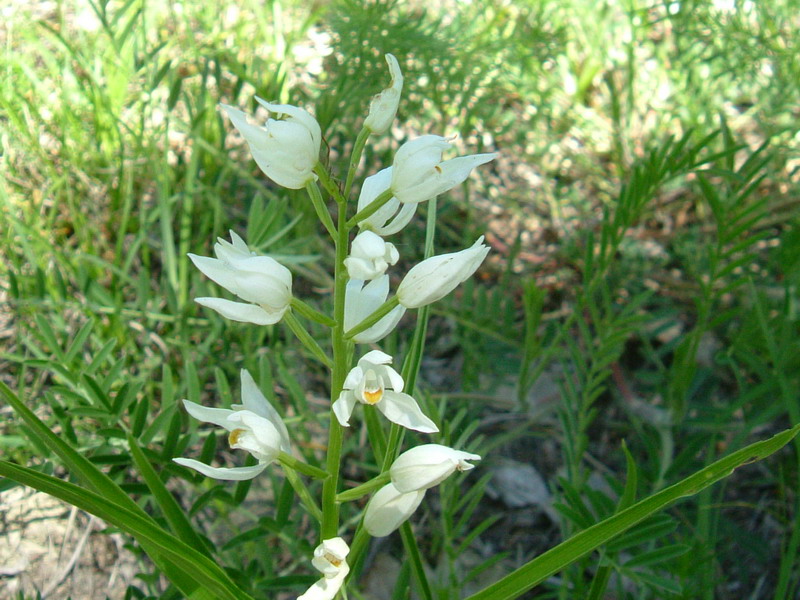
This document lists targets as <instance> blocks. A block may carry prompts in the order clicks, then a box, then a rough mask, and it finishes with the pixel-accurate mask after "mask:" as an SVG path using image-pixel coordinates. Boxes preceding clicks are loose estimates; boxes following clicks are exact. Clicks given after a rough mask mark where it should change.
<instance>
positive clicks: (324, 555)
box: [311, 537, 350, 578]
mask: <svg viewBox="0 0 800 600" xmlns="http://www.w3.org/2000/svg"><path fill="white" fill-rule="evenodd" d="M348 554H350V547H349V546H348V545H347V543H346V542H345V541H344V540H343V539H342V538H340V537H335V538H329V539H327V540H322V543H321V544H320V545H319V546H317V547H316V548H315V549H314V558H312V559H311V564H312V565H313V566H314V568H315V569H316V570H317V571H319V572H321V573H322V574H323V575H324V576H325V577H327V578H331V577H335V576H336V575H339V574H340V573H341V572H342V570H343V569H344V570H346V571H349V570H350V567H349V566H348V565H347V562H345V559H346V558H347V555H348ZM331 559H333V561H334V562H331Z"/></svg>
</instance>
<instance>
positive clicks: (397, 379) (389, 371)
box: [383, 365, 406, 392]
mask: <svg viewBox="0 0 800 600" xmlns="http://www.w3.org/2000/svg"><path fill="white" fill-rule="evenodd" d="M383 375H385V376H386V377H387V378H388V379H389V387H390V388H392V389H393V390H394V391H395V392H402V391H403V387H404V386H405V384H406V382H405V381H403V377H402V375H400V373H398V372H397V371H395V370H394V369H393V368H392V367H390V366H388V365H387V366H385V367H384V368H383Z"/></svg>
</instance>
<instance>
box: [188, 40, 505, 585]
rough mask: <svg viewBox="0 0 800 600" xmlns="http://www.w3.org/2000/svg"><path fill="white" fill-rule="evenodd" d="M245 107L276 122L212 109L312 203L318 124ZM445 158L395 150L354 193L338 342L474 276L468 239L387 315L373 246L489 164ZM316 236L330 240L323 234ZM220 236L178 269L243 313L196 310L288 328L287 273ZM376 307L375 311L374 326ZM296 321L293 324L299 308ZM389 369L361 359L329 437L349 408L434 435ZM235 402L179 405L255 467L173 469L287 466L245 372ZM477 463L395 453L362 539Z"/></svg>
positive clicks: (386, 326)
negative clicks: (190, 268) (208, 284)
mask: <svg viewBox="0 0 800 600" xmlns="http://www.w3.org/2000/svg"><path fill="white" fill-rule="evenodd" d="M386 60H387V63H388V65H389V70H390V74H391V84H390V85H389V87H388V88H386V89H385V90H383V91H382V92H381V93H380V94H378V95H377V96H375V97H374V98H373V100H372V103H371V104H370V109H369V115H368V116H367V118H366V120H365V122H364V132H365V133H366V134H367V135H369V134H380V133H385V132H386V131H388V129H389V128H390V126H391V123H392V121H393V120H394V118H395V115H396V112H397V108H398V104H399V101H400V95H401V92H402V87H403V75H402V73H401V71H400V65H399V64H398V62H397V60H396V59H395V57H394V56H392V55H391V54H388V55H386ZM257 100H258V102H259V103H260V104H261V105H262V106H263V107H265V108H266V109H267V110H269V111H271V112H272V113H274V114H276V115H284V117H285V118H283V119H268V120H267V122H266V123H265V124H264V125H263V126H259V125H253V124H251V123H250V120H249V119H248V116H247V115H246V114H245V113H243V112H242V111H240V110H238V109H236V108H233V107H230V106H223V108H224V110H225V111H226V113H227V114H228V116H229V117H230V119H231V121H232V122H233V125H234V126H235V127H236V129H237V130H238V131H239V133H241V135H242V136H243V137H244V139H245V141H246V142H247V144H248V146H249V147H250V151H251V153H252V155H253V158H254V159H255V161H256V164H257V165H258V167H259V168H260V169H261V171H263V173H264V174H265V175H267V177H269V178H270V179H272V180H273V181H274V182H275V183H277V184H278V185H280V186H283V187H286V188H290V189H301V188H307V189H309V193H310V194H311V195H312V199H313V197H314V195H313V190H312V188H315V187H316V185H317V184H316V181H317V180H318V178H319V177H320V176H322V175H325V173H324V172H323V171H319V170H318V169H319V168H320V164H319V153H320V144H321V141H322V134H321V130H320V126H319V124H318V123H317V121H316V119H314V117H313V116H311V115H310V114H309V113H308V112H306V111H305V110H303V109H302V108H298V107H295V106H289V105H279V104H270V103H268V102H264V101H263V100H261V99H257ZM451 147H452V144H451V143H450V140H448V139H447V138H444V137H441V136H438V135H424V136H421V137H418V138H416V139H412V140H410V141H408V142H406V143H405V144H403V145H402V146H401V147H400V148H399V149H398V151H397V153H396V154H395V157H394V160H393V164H392V166H390V167H388V168H386V169H383V170H381V171H378V172H377V173H375V174H374V175H372V176H370V177H367V178H366V179H365V180H364V182H363V185H362V186H361V193H360V196H359V198H358V206H357V213H356V215H357V216H356V218H355V219H354V220H353V221H352V224H353V225H354V224H355V223H356V222H357V225H358V228H359V230H360V231H359V233H358V234H357V235H356V236H355V237H354V238H353V239H352V241H351V242H350V247H349V248H350V251H349V253H348V255H347V257H346V258H345V259H344V260H343V262H340V263H339V264H338V266H337V268H339V269H346V272H347V278H348V281H347V283H346V287H344V288H342V289H343V311H342V313H343V317H340V318H343V322H341V323H339V324H338V326H339V327H340V331H344V332H351V331H352V332H353V335H348V337H349V338H350V339H352V341H353V342H355V343H362V344H373V343H375V342H378V341H380V340H381V339H383V338H384V337H386V336H387V335H388V334H389V333H390V332H391V331H393V330H394V329H395V327H396V326H397V324H398V322H399V321H400V319H401V318H402V317H403V315H404V313H405V311H406V310H407V309H414V308H419V307H422V306H426V305H428V304H431V303H432V302H435V301H437V300H439V299H441V298H443V297H444V296H446V295H447V294H449V293H450V292H452V291H453V290H454V289H455V288H456V287H457V286H458V285H459V284H460V283H462V282H463V281H465V280H466V279H467V278H469V277H470V276H471V275H472V274H473V273H474V272H475V271H476V270H477V268H478V267H479V266H480V265H481V263H482V262H483V260H484V259H485V257H486V255H487V253H488V252H489V247H488V246H487V245H486V244H484V243H483V237H480V238H479V239H478V240H477V241H476V242H475V243H474V244H473V245H472V246H471V247H469V248H467V249H465V250H461V251H460V252H453V253H449V254H442V255H438V256H433V257H431V258H428V259H426V260H423V261H422V262H421V263H419V264H417V265H416V266H414V267H413V268H411V269H410V270H409V271H408V273H407V274H406V275H405V277H403V279H402V281H401V283H400V285H399V286H398V287H397V290H396V293H395V298H394V299H392V300H390V301H389V302H388V303H387V298H388V296H389V287H390V286H389V275H388V274H387V269H388V268H389V267H391V266H393V265H395V264H397V262H398V260H399V258H400V255H399V253H398V250H397V248H396V247H395V245H394V244H392V243H390V242H387V241H386V240H385V239H384V238H385V237H386V236H389V235H392V234H394V233H397V232H399V231H400V230H401V229H402V228H403V227H405V226H406V225H407V224H408V223H409V222H410V220H411V218H412V217H413V216H414V213H415V211H416V207H417V205H418V204H419V203H421V202H424V201H426V200H430V199H433V198H435V197H436V196H437V195H439V194H442V193H444V192H446V191H448V190H450V189H452V188H453V187H455V186H456V185H458V184H460V183H462V182H463V181H465V180H466V179H467V177H468V176H469V175H470V173H471V172H472V170H473V169H474V168H475V167H477V166H479V165H482V164H485V163H487V162H489V161H491V160H492V159H494V157H495V154H476V155H471V156H460V157H456V158H451V159H449V160H443V154H444V152H445V151H447V150H449V149H451ZM323 182H324V180H323ZM345 193H347V192H345ZM317 194H319V192H317ZM340 210H342V208H341V207H340ZM318 214H319V213H318ZM341 223H342V221H340V226H341ZM350 224H351V223H348V225H350ZM326 226H327V225H326ZM328 229H329V231H331V227H328ZM332 235H333V233H332ZM230 236H231V241H230V242H228V241H226V240H224V239H221V238H220V239H219V240H218V242H217V244H216V245H215V246H214V254H215V256H216V258H210V257H203V256H196V255H194V254H190V255H189V257H190V258H191V260H192V262H193V263H194V264H195V266H196V267H197V268H198V269H200V271H202V272H203V274H205V275H206V276H207V277H208V278H209V279H211V280H212V281H214V282H215V283H217V284H219V285H220V286H222V287H223V288H225V289H226V290H228V291H229V292H231V293H232V294H234V295H235V296H237V297H238V298H239V299H240V300H242V301H243V302H236V301H232V300H226V299H222V298H205V297H204V298H197V299H196V301H197V302H198V303H199V304H201V305H203V306H206V307H208V308H211V309H212V310H214V311H216V312H218V313H219V314H221V315H222V316H224V317H226V318H229V319H232V320H234V321H240V322H245V323H252V324H256V325H272V324H275V323H277V322H279V321H280V320H281V319H289V318H290V315H287V312H289V311H291V310H292V308H293V307H295V306H296V303H297V302H299V301H298V300H294V299H293V297H292V274H291V272H290V271H289V269H287V268H286V267H285V266H283V265H281V264H280V263H279V262H277V261H276V260H275V259H273V258H271V257H269V256H260V255H257V254H255V253H253V252H251V251H250V249H249V248H248V246H247V244H246V243H245V241H244V240H243V239H242V238H241V237H239V236H238V235H237V234H236V233H234V232H233V231H231V232H230ZM341 256H343V255H339V259H338V260H339V261H341ZM301 306H303V305H302V303H301ZM305 306H307V305H305ZM382 307H383V309H385V310H383V311H382V312H380V313H379V314H375V313H376V311H379V309H381V308H382ZM297 310H298V312H301V311H300V308H297ZM342 313H339V314H340V315H341V314H342ZM373 315H374V316H373ZM380 315H382V316H380ZM379 317H380V318H379ZM291 318H292V319H294V317H291ZM367 320H370V321H369V323H366V322H365V321H367ZM362 324H363V325H362ZM291 325H292V322H290V326H291ZM293 331H295V332H296V329H294V328H293ZM392 360H393V359H392V357H391V356H389V355H388V354H385V353H384V352H382V351H380V350H377V349H373V350H371V351H368V352H367V353H366V354H364V355H363V356H362V357H361V359H360V360H359V361H358V364H357V365H356V366H355V367H354V368H353V369H352V370H350V371H349V373H348V374H347V376H346V378H345V381H344V384H343V386H342V390H341V393H340V394H339V396H338V398H337V399H336V400H335V402H333V405H332V411H333V415H335V418H336V419H337V420H338V422H339V424H340V425H341V426H343V427H349V426H350V419H351V417H352V415H353V412H354V410H355V408H356V405H357V404H363V405H366V406H365V410H371V409H370V408H369V407H370V406H374V407H375V408H376V409H377V410H378V411H379V412H380V413H382V414H383V415H384V416H385V417H386V418H387V419H388V420H389V421H391V422H392V423H395V424H397V425H400V426H402V427H405V428H408V429H412V430H415V431H418V432H420V433H424V434H430V433H436V432H438V431H439V429H438V427H437V425H436V423H434V421H433V420H431V419H430V418H429V417H428V416H426V415H425V414H424V413H423V412H422V410H421V408H420V406H419V404H418V403H417V401H416V400H415V399H414V398H413V397H412V396H411V395H409V394H408V393H405V392H404V391H403V390H404V385H405V383H404V381H403V378H402V377H401V376H400V374H399V373H398V372H397V371H395V370H394V369H393V368H392V367H391V366H390V365H391V363H392ZM241 397H242V404H241V405H234V406H233V407H232V409H219V408H208V407H204V406H200V405H198V404H195V403H193V402H189V401H188V400H184V406H185V407H186V410H187V411H188V412H189V414H190V415H192V416H193V417H195V418H196V419H198V420H200V421H202V422H205V423H212V424H215V425H217V426H220V427H222V428H224V429H225V430H226V431H228V432H229V433H228V440H229V444H230V447H231V448H235V449H243V450H246V451H247V452H249V453H250V454H251V455H252V456H253V457H255V458H256V460H257V461H258V463H257V464H256V465H254V466H248V467H235V468H223V467H212V466H209V465H206V464H203V463H201V462H199V461H196V460H193V459H189V458H178V459H175V462H177V463H178V464H181V465H183V466H186V467H189V468H192V469H195V470H197V471H199V472H200V473H202V474H204V475H207V476H209V477H214V478H216V479H227V480H243V479H250V478H253V477H255V476H256V475H258V474H259V473H261V472H262V471H263V470H264V469H265V468H266V467H267V466H268V465H269V464H271V463H272V462H274V461H276V460H279V459H280V460H281V462H284V461H286V460H289V461H291V460H294V459H292V458H291V457H290V456H287V455H290V454H291V446H290V442H289V434H288V431H287V429H286V426H285V425H284V423H283V421H282V420H281V418H280V416H279V415H278V413H277V411H276V410H275V409H274V408H273V407H272V406H271V405H270V404H269V402H268V401H267V399H266V398H265V397H264V395H263V394H262V393H261V391H260V390H259V389H258V387H257V386H256V383H255V381H254V380H253V378H252V377H251V376H250V374H249V373H248V372H247V371H246V370H242V372H241ZM479 459H480V457H479V456H478V455H476V454H470V453H467V452H461V451H458V450H454V449H452V448H448V447H446V446H442V445H438V444H426V445H422V446H418V447H415V448H412V449H410V450H408V451H406V452H404V453H402V454H401V455H400V456H399V457H398V458H397V459H396V460H395V461H394V463H393V464H392V466H391V469H390V472H389V474H390V478H391V482H390V483H388V484H386V485H385V486H384V487H383V488H381V489H380V490H378V492H377V493H375V494H374V495H373V497H372V498H371V500H370V501H369V503H368V504H367V507H366V509H365V514H364V521H363V523H364V527H365V528H366V530H367V531H368V532H369V533H370V534H371V535H373V536H376V537H380V536H385V535H388V534H389V533H391V532H392V531H394V530H395V529H397V528H398V527H399V526H400V525H401V524H402V523H403V522H404V521H405V520H406V519H408V518H409V516H410V515H411V514H412V513H413V512H414V510H416V508H417V507H418V506H419V504H420V502H421V501H422V499H423V497H424V495H425V492H426V490H428V489H429V488H431V487H433V486H435V485H438V484H439V483H441V482H442V481H443V480H444V479H445V478H447V477H449V476H450V475H451V474H452V473H454V472H455V471H466V470H469V469H472V468H473V465H472V464H470V463H469V462H467V461H469V460H479ZM289 464H290V463H289ZM348 552H349V547H348V546H347V544H346V543H345V542H344V540H343V539H342V538H340V537H335V538H330V539H326V540H323V541H322V543H321V544H320V546H319V547H318V548H317V549H316V551H315V553H314V559H313V560H312V564H313V565H314V567H315V568H317V569H318V570H319V571H320V572H321V573H322V575H323V577H322V578H321V579H320V580H319V581H318V582H317V583H315V584H314V585H313V586H311V588H309V589H308V591H306V593H304V594H303V595H302V596H300V599H303V600H324V599H328V600H331V599H333V598H334V597H335V596H336V594H337V593H338V591H339V589H340V588H341V586H342V584H343V581H344V579H345V577H346V576H347V574H348V573H349V567H348V565H347V562H346V557H347V554H348Z"/></svg>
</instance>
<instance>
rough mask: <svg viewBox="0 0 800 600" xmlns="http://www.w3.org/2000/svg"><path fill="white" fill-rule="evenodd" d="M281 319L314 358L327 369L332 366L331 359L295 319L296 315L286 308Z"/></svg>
mask: <svg viewBox="0 0 800 600" xmlns="http://www.w3.org/2000/svg"><path fill="white" fill-rule="evenodd" d="M283 321H284V323H286V325H287V326H288V327H289V329H291V330H292V333H294V334H295V335H296V336H297V339H299V340H300V341H301V342H302V343H303V345H304V346H305V347H306V349H307V350H308V351H309V352H311V354H313V355H314V358H316V359H317V360H319V361H320V362H321V363H322V364H323V365H325V366H326V367H328V368H329V369H330V368H332V367H333V362H332V361H331V359H330V357H329V356H328V355H327V354H325V351H324V350H323V349H322V348H321V347H320V345H319V344H318V343H317V340H315V339H314V338H313V337H311V334H310V333H308V331H306V329H305V327H303V326H302V325H301V324H300V321H298V320H297V317H295V316H294V314H292V311H290V310H287V311H286V313H285V314H284V315H283Z"/></svg>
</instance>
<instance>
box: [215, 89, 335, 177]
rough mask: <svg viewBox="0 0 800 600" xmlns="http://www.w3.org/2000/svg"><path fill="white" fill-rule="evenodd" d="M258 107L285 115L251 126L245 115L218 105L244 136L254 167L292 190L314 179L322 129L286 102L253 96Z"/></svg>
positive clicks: (304, 113)
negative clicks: (280, 102)
mask: <svg viewBox="0 0 800 600" xmlns="http://www.w3.org/2000/svg"><path fill="white" fill-rule="evenodd" d="M256 100H257V101H258V103H259V104H261V106H263V107H265V108H266V109H268V110H270V111H272V112H274V113H279V114H283V115H286V117H287V118H286V119H285V120H281V121H277V120H275V119H268V120H267V122H266V124H264V126H263V127H260V126H257V125H251V124H250V123H248V121H247V115H246V114H245V113H243V112H242V111H240V110H239V109H237V108H234V107H232V106H227V105H225V104H223V105H222V108H223V109H225V112H226V113H227V114H228V116H229V117H230V119H231V121H232V122H233V125H234V127H236V129H238V130H239V133H241V134H242V136H244V139H245V140H246V141H247V145H248V146H250V152H251V153H252V154H253V159H254V160H255V161H256V164H257V165H258V168H259V169H261V171H263V173H264V175H266V176H267V177H269V178H270V179H272V180H273V181H274V182H275V183H277V184H278V185H281V186H283V187H285V188H289V189H292V190H298V189H300V188H303V187H305V186H306V184H307V183H309V182H310V181H315V180H316V178H317V176H316V175H315V174H314V167H315V166H316V165H317V162H318V161H319V148H320V144H321V143H322V132H321V130H320V127H319V123H317V121H316V119H314V117H312V116H311V115H310V114H309V113H308V112H307V111H305V110H303V109H302V108H298V107H297V106H291V105H288V104H270V103H269V102H265V101H264V100H262V99H261V98H256Z"/></svg>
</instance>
